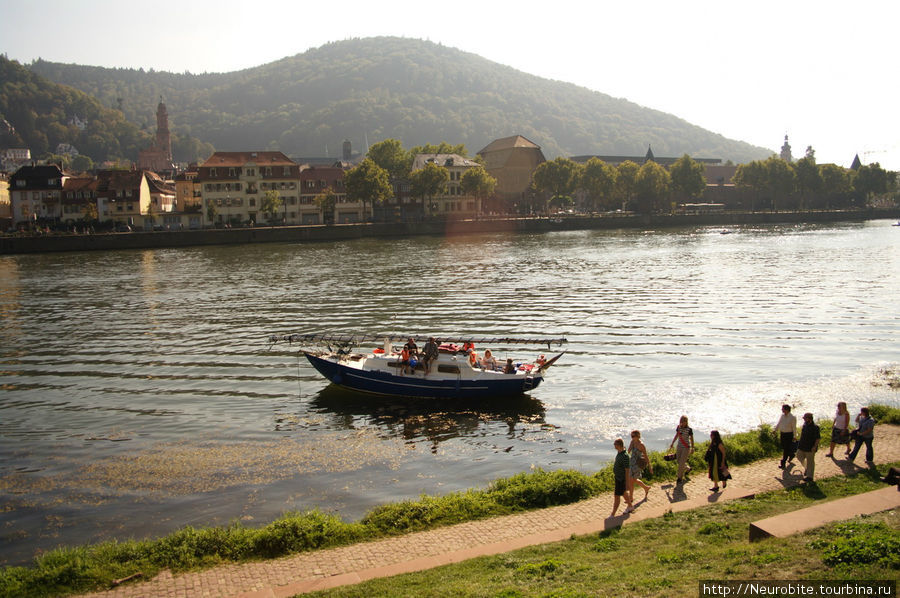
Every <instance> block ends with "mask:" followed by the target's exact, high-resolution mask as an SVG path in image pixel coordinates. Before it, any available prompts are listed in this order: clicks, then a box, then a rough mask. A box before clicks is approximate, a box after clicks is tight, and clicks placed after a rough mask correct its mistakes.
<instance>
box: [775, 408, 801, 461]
mask: <svg viewBox="0 0 900 598" xmlns="http://www.w3.org/2000/svg"><path fill="white" fill-rule="evenodd" d="M796 431H797V417H796V416H794V415H792V414H791V406H790V405H782V406H781V418H779V420H778V423H777V424H775V433H776V434H778V435H779V438H780V440H781V464H780V465H779V466H778V467H779V469H784V466H785V463H788V462H790V461H791V460H792V459H793V458H794V432H796Z"/></svg>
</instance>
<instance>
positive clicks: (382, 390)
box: [304, 352, 543, 399]
mask: <svg viewBox="0 0 900 598" xmlns="http://www.w3.org/2000/svg"><path fill="white" fill-rule="evenodd" d="M304 355H306V358H307V359H308V360H309V363H310V364H312V366H313V367H314V368H316V370H318V372H319V373H320V374H322V375H323V376H325V378H327V379H328V380H330V381H331V382H333V383H334V384H337V385H339V386H343V387H345V388H350V389H352V390H357V391H361V392H368V393H374V394H379V395H389V396H398V397H414V398H433V399H487V398H494V397H510V396H517V395H522V394H524V393H526V392H528V391H530V390H532V389H534V388H537V386H538V385H539V384H540V383H541V382H542V381H543V376H541V375H536V376H529V377H526V376H515V377H512V376H504V377H500V376H497V377H496V379H490V377H487V376H482V377H481V378H479V379H470V380H465V379H461V378H454V379H446V378H445V379H439V378H437V377H435V378H420V377H418V376H398V375H395V374H392V373H390V372H382V371H371V370H361V369H358V368H353V367H348V366H346V365H343V364H340V363H335V362H333V361H329V360H327V359H321V358H319V357H317V356H315V355H313V354H311V353H308V352H304Z"/></svg>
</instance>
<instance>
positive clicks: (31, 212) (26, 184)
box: [9, 164, 69, 224]
mask: <svg viewBox="0 0 900 598" xmlns="http://www.w3.org/2000/svg"><path fill="white" fill-rule="evenodd" d="M67 178H69V177H68V175H67V174H64V173H63V171H62V169H61V168H60V167H59V165H58V164H41V165H35V164H31V165H28V166H22V167H21V168H19V169H18V170H17V171H16V172H15V173H14V174H13V175H12V176H11V177H10V179H9V199H10V206H11V211H12V220H13V224H17V223H22V222H31V223H36V222H45V221H53V222H56V221H58V220H59V219H60V218H61V217H62V206H61V199H62V189H63V183H64V182H65V180H66V179H67Z"/></svg>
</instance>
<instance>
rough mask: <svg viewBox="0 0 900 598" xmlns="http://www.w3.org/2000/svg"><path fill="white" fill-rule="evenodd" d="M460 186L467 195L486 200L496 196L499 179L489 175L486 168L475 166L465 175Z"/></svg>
mask: <svg viewBox="0 0 900 598" xmlns="http://www.w3.org/2000/svg"><path fill="white" fill-rule="evenodd" d="M459 186H460V188H461V189H462V191H463V193H465V194H466V195H471V196H473V197H475V198H476V199H484V198H486V197H490V196H491V195H493V194H494V189H496V188H497V179H495V178H494V177H492V176H491V175H489V174H488V172H487V170H485V169H484V166H475V167H473V168H470V169H468V170H466V171H465V172H464V173H463V175H462V178H461V179H460V180H459Z"/></svg>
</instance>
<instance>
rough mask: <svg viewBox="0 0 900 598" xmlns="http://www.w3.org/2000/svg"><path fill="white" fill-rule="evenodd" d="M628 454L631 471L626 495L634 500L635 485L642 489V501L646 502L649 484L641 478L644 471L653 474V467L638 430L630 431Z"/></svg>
mask: <svg viewBox="0 0 900 598" xmlns="http://www.w3.org/2000/svg"><path fill="white" fill-rule="evenodd" d="M628 452H629V453H631V458H630V460H629V465H630V470H631V481H630V482H629V484H628V493H629V496H630V497H631V500H632V501H633V500H634V485H635V484H637V485H638V486H640V487H641V488H643V489H644V500H647V494H649V493H650V484H645V483H644V482H643V480H641V477H642V476H643V474H644V470H645V469H649V471H650V473H651V474H652V473H653V466H652V465H651V464H650V456H649V455H648V454H647V447H646V446H644V443H643V442H641V432H640V430H632V431H631V444H629V445H628Z"/></svg>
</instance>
